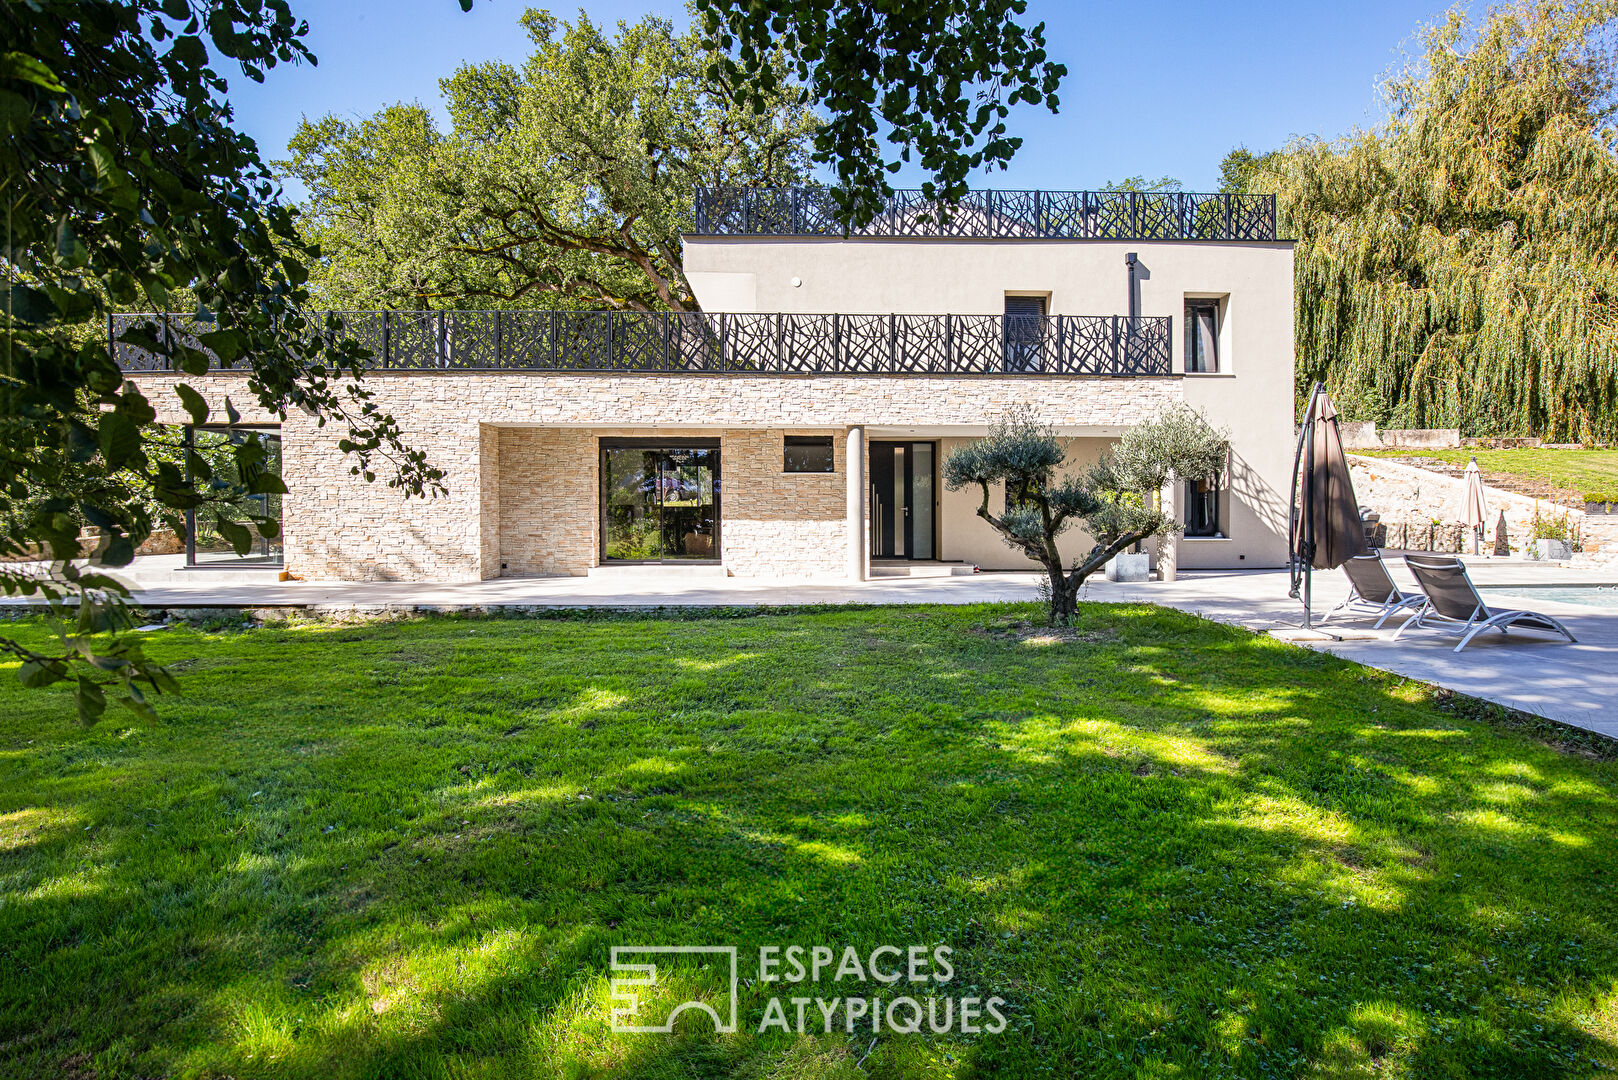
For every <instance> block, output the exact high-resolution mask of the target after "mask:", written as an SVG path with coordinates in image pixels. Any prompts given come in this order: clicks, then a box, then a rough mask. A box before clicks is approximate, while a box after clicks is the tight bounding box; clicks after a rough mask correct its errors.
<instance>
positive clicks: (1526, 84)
mask: <svg viewBox="0 0 1618 1080" xmlns="http://www.w3.org/2000/svg"><path fill="white" fill-rule="evenodd" d="M1615 16H1618V0H1583V2H1579V0H1538V2H1532V3H1519V4H1512V5H1509V6H1501V7H1495V8H1492V9H1490V10H1489V11H1488V12H1487V13H1486V14H1485V15H1484V16H1483V17H1482V18H1481V20H1479V21H1476V22H1474V21H1471V20H1469V19H1468V17H1467V16H1466V15H1465V13H1464V12H1462V11H1460V10H1459V9H1457V10H1455V11H1452V12H1451V13H1450V14H1449V15H1448V16H1447V17H1446V18H1445V19H1443V20H1442V21H1440V22H1438V23H1436V24H1434V25H1433V26H1431V27H1430V28H1428V29H1427V30H1426V31H1425V33H1424V34H1423V35H1422V37H1421V41H1422V44H1423V46H1424V48H1423V50H1422V55H1421V56H1420V58H1419V59H1417V60H1415V61H1414V62H1413V63H1411V64H1409V65H1407V66H1405V67H1404V68H1403V69H1402V70H1400V71H1399V72H1398V73H1396V74H1394V75H1392V76H1391V77H1390V78H1389V79H1388V80H1387V82H1386V83H1385V86H1384V89H1385V91H1386V93H1387V96H1388V104H1389V109H1388V118H1387V120H1386V121H1385V122H1384V123H1383V124H1382V125H1381V126H1380V127H1378V128H1376V129H1374V130H1371V131H1366V132H1361V133H1358V134H1356V135H1354V136H1352V137H1350V138H1348V139H1345V140H1343V141H1342V142H1340V143H1337V144H1334V145H1328V144H1325V143H1323V142H1321V141H1320V140H1318V139H1315V140H1296V141H1294V142H1293V143H1292V144H1291V145H1289V146H1288V147H1287V148H1286V149H1284V150H1281V151H1278V152H1276V153H1273V154H1269V155H1266V156H1264V157H1262V158H1258V159H1252V158H1251V157H1247V158H1246V160H1247V161H1249V162H1251V165H1249V166H1248V167H1247V168H1246V169H1245V170H1244V175H1242V176H1241V178H1240V180H1239V182H1238V184H1239V186H1245V187H1247V188H1248V189H1250V190H1255V191H1274V192H1276V193H1277V194H1278V196H1279V199H1278V202H1279V207H1280V212H1281V216H1282V225H1283V227H1284V228H1285V229H1286V230H1287V231H1286V235H1289V236H1292V237H1294V238H1295V239H1296V240H1297V249H1296V256H1297V264H1296V273H1297V288H1296V293H1295V295H1296V304H1297V312H1296V314H1297V322H1296V327H1297V329H1296V334H1297V341H1296V344H1297V355H1298V376H1299V380H1298V381H1299V385H1300V386H1301V387H1303V388H1305V389H1307V387H1308V386H1309V385H1310V384H1311V383H1313V382H1314V381H1315V380H1317V379H1320V380H1323V381H1324V382H1325V383H1326V385H1327V386H1328V387H1329V388H1330V389H1331V390H1332V391H1333V393H1334V395H1335V396H1336V397H1338V398H1339V399H1340V400H1341V402H1342V404H1343V405H1344V407H1345V411H1346V412H1347V413H1348V414H1349V415H1351V416H1357V417H1358V418H1361V419H1373V420H1378V421H1380V422H1381V423H1383V424H1384V425H1385V426H1417V427H1459V428H1461V429H1462V430H1463V431H1464V432H1465V433H1467V434H1475V435H1535V436H1540V437H1544V438H1548V439H1551V440H1553V441H1583V442H1588V441H1597V440H1599V441H1613V440H1615V439H1618V408H1615V405H1618V401H1615V397H1618V264H1615V252H1618V159H1615V154H1614V150H1615V143H1618V138H1615V130H1614V115H1615V100H1618V99H1615V94H1614V67H1613V59H1614V52H1613V40H1614V38H1613V30H1614V26H1615ZM1235 156H1236V155H1233V157H1235ZM1229 174H1230V170H1229V168H1227V176H1228V175H1229Z"/></svg>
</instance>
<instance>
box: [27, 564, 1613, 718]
mask: <svg viewBox="0 0 1618 1080" xmlns="http://www.w3.org/2000/svg"><path fill="white" fill-rule="evenodd" d="M139 562H140V563H142V564H145V565H143V566H141V567H139V568H137V570H136V572H134V573H133V574H127V575H125V576H126V577H127V578H128V581H129V584H130V585H131V586H132V588H133V598H134V600H135V601H136V602H137V603H139V604H141V605H142V606H145V607H148V608H169V609H176V608H266V607H267V608H277V607H283V608H296V609H302V610H307V611H309V612H311V613H315V614H321V613H338V612H352V611H385V610H421V611H457V610H462V611H464V610H489V609H502V608H507V609H518V610H520V609H569V608H617V609H656V608H666V607H757V606H790V605H805V604H969V603H994V602H1006V601H1032V600H1035V599H1037V597H1038V576H1037V575H1035V574H1032V573H981V574H975V575H970V576H936V577H880V578H875V579H873V580H870V581H866V582H861V583H858V584H851V583H848V582H840V581H826V582H814V581H809V582H805V581H801V580H800V581H786V580H770V579H746V578H727V577H719V576H717V575H711V574H710V575H699V574H692V573H691V572H690V570H689V569H687V568H671V569H666V570H665V569H663V568H654V569H648V570H645V571H641V572H638V573H633V574H628V573H624V574H611V575H600V576H590V577H550V578H500V579H494V580H490V581H479V582H466V583H431V582H426V583H423V582H303V581H287V582H280V581H276V580H274V577H273V575H271V574H266V573H264V572H262V571H261V572H257V573H256V574H255V573H253V572H239V571H238V572H226V571H174V570H172V569H171V566H172V561H171V560H163V561H161V562H159V561H158V560H156V559H152V560H146V559H143V560H139ZM1388 565H1389V568H1390V570H1391V571H1392V572H1393V575H1394V577H1395V579H1396V580H1398V581H1399V582H1400V584H1401V585H1402V586H1405V587H1407V588H1412V589H1413V588H1414V581H1413V580H1412V579H1411V578H1410V576H1409V574H1408V572H1407V571H1406V570H1405V568H1404V565H1403V563H1402V562H1401V561H1400V560H1399V559H1397V558H1396V557H1395V558H1389V560H1388ZM1467 565H1468V568H1469V569H1470V570H1471V572H1472V577H1473V580H1474V581H1475V582H1476V583H1477V584H1478V585H1479V586H1480V587H1481V588H1484V589H1485V590H1487V591H1486V599H1487V600H1488V601H1489V603H1490V604H1491V605H1492V606H1506V607H1525V608H1530V609H1532V610H1536V611H1543V612H1545V613H1546V614H1549V615H1554V616H1555V617H1557V618H1558V619H1560V620H1562V621H1563V622H1564V623H1566V624H1567V625H1568V627H1569V629H1571V630H1572V631H1573V633H1574V634H1575V635H1576V636H1577V637H1578V639H1579V641H1578V643H1577V644H1574V645H1569V644H1567V643H1565V642H1560V641H1559V640H1551V639H1549V638H1543V637H1540V636H1538V635H1533V634H1529V633H1520V634H1512V635H1511V636H1510V637H1504V636H1502V635H1500V634H1494V633H1490V634H1485V635H1480V636H1479V637H1478V638H1476V639H1474V640H1473V642H1472V644H1471V645H1469V646H1468V647H1467V649H1466V650H1465V651H1464V652H1461V653H1455V652H1453V651H1452V650H1453V648H1454V645H1455V642H1456V640H1457V638H1456V637H1454V636H1452V635H1449V634H1439V633H1435V632H1431V631H1412V632H1411V633H1410V634H1407V635H1406V636H1405V637H1404V638H1402V639H1400V640H1399V641H1397V642H1393V641H1391V640H1390V639H1391V638H1392V636H1393V626H1392V625H1390V626H1389V627H1388V628H1385V629H1384V630H1381V631H1372V630H1370V629H1369V623H1360V622H1353V621H1346V622H1341V623H1334V624H1330V625H1329V626H1328V629H1329V630H1331V631H1334V632H1336V633H1339V634H1341V635H1343V638H1344V639H1343V640H1324V641H1318V642H1303V643H1300V644H1303V645H1305V646H1306V647H1309V648H1318V649H1323V650H1325V651H1328V652H1331V653H1334V654H1335V655H1338V656H1341V657H1344V658H1346V659H1349V660H1353V661H1356V662H1358V663H1362V664H1366V665H1368V666H1371V667H1376V668H1381V669H1383V670H1386V671H1391V672H1395V673H1397V674H1400V675H1404V676H1406V677H1408V678H1412V679H1418V680H1421V681H1423V682H1430V683H1434V684H1436V685H1439V686H1444V687H1448V688H1449V689H1452V690H1455V691H1458V692H1460V693H1464V694H1469V695H1472V696H1475V697H1479V698H1483V699H1485V700H1489V701H1495V702H1499V703H1500V704H1503V705H1508V706H1510V707H1512V708H1516V709H1521V710H1524V711H1526V712H1532V713H1536V714H1538V715H1541V716H1545V717H1548V718H1550V719H1553V720H1557V721H1560V722H1562V723H1566V724H1571V725H1574V726H1577V727H1581V728H1585V729H1588V730H1591V731H1596V732H1600V733H1602V734H1604V735H1608V736H1611V737H1614V738H1618V678H1615V677H1614V676H1615V673H1618V606H1615V607H1611V608H1606V609H1603V608H1599V607H1593V606H1588V605H1583V604H1571V603H1561V602H1553V601H1549V600H1542V599H1539V598H1537V597H1533V596H1532V595H1531V594H1530V595H1529V596H1523V597H1513V596H1512V594H1511V592H1510V589H1509V587H1510V586H1518V587H1529V588H1532V587H1535V586H1541V587H1543V586H1568V585H1577V584H1593V583H1610V582H1612V581H1613V580H1614V578H1615V575H1614V573H1613V571H1611V570H1608V571H1604V572H1600V571H1584V572H1580V571H1573V570H1567V569H1564V568H1562V567H1558V566H1546V565H1541V564H1535V563H1524V562H1520V561H1517V560H1489V559H1484V558H1476V559H1468V560H1467ZM682 571H683V572H682ZM254 577H258V578H260V580H251V579H252V578H254ZM176 579H178V580H176ZM244 579H246V580H244ZM1315 583H1316V588H1315V595H1316V597H1317V603H1316V611H1317V613H1323V612H1324V611H1326V610H1327V608H1329V607H1330V606H1331V605H1332V604H1334V603H1336V602H1337V601H1338V600H1339V599H1341V598H1342V597H1343V596H1344V595H1345V594H1346V592H1347V580H1346V578H1344V576H1343V575H1342V574H1341V573H1340V572H1335V571H1334V572H1330V573H1318V574H1316V575H1315ZM1286 594H1287V574H1286V572H1285V571H1284V570H1247V571H1195V572H1182V574H1181V576H1180V579H1179V580H1178V581H1174V582H1168V583H1162V582H1146V583H1141V584H1123V583H1117V582H1109V581H1102V580H1096V581H1093V582H1092V583H1091V584H1090V585H1089V586H1088V589H1087V594H1086V597H1085V599H1088V600H1095V601H1116V602H1140V603H1155V604H1163V605H1165V606H1168V607H1174V608H1178V609H1180V610H1183V611H1188V612H1192V613H1195V614H1198V615H1201V616H1203V617H1204V618H1208V619H1213V620H1216V621H1219V622H1225V623H1230V624H1233V625H1239V626H1244V627H1247V628H1249V629H1253V630H1260V631H1266V630H1272V629H1278V628H1286V627H1297V626H1298V625H1299V622H1300V620H1301V618H1302V609H1301V607H1300V606H1299V605H1298V603H1297V602H1296V601H1294V600H1291V599H1290V598H1288V597H1287V595H1286ZM25 604H26V602H25V601H21V600H15V599H4V600H0V610H3V609H5V608H10V609H13V610H15V609H17V608H20V607H23V606H25Z"/></svg>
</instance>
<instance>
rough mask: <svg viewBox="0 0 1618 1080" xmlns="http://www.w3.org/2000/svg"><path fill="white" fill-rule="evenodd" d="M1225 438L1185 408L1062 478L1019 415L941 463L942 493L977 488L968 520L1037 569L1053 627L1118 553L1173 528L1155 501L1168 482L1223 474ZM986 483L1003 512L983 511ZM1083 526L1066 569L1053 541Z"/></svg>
mask: <svg viewBox="0 0 1618 1080" xmlns="http://www.w3.org/2000/svg"><path fill="white" fill-rule="evenodd" d="M1229 455H1230V443H1229V440H1228V438H1227V436H1226V433H1224V432H1221V431H1216V430H1214V429H1213V428H1212V427H1210V426H1209V424H1208V422H1207V421H1206V420H1204V419H1203V417H1202V414H1200V413H1198V412H1197V411H1196V410H1195V409H1192V408H1191V407H1190V406H1189V405H1183V404H1176V405H1173V406H1171V407H1169V408H1167V409H1165V410H1164V411H1163V412H1162V413H1160V414H1159V415H1158V416H1156V417H1154V418H1153V419H1151V420H1148V421H1146V422H1145V423H1143V424H1137V425H1135V426H1134V427H1131V428H1129V429H1128V430H1127V431H1125V432H1124V435H1123V437H1122V438H1120V439H1119V440H1118V443H1117V445H1115V446H1114V447H1113V448H1112V449H1111V450H1109V451H1108V452H1107V453H1106V454H1104V455H1103V456H1102V457H1101V459H1100V460H1099V461H1097V462H1095V463H1094V464H1092V465H1090V466H1089V467H1087V468H1083V469H1078V470H1074V471H1069V472H1067V473H1066V474H1065V475H1064V474H1061V470H1062V467H1063V465H1064V464H1065V463H1066V460H1067V450H1066V449H1065V447H1064V446H1063V442H1062V440H1061V439H1060V438H1058V437H1057V435H1056V433H1055V432H1054V431H1053V430H1052V429H1050V428H1048V427H1046V426H1044V425H1042V424H1039V423H1037V422H1036V421H1034V420H1032V419H1031V418H1029V417H1027V416H1025V415H1020V414H1016V415H1012V416H1008V417H1007V418H1005V419H1003V420H1002V421H1001V422H1000V423H998V424H996V425H995V427H994V430H993V431H991V432H990V433H989V435H988V436H987V437H985V438H982V439H978V440H976V441H974V442H970V443H967V444H965V445H963V446H960V447H958V448H956V449H955V450H954V451H953V452H951V454H950V455H949V457H948V458H946V459H945V461H944V469H943V476H944V483H945V484H947V485H948V486H949V489H950V490H951V491H958V490H960V489H961V488H966V487H972V486H976V487H977V488H978V489H979V490H980V491H981V492H982V496H983V498H982V501H981V502H980V503H979V504H978V509H977V514H978V517H980V518H982V519H983V520H984V521H987V522H988V523H989V524H990V525H992V526H993V527H994V528H995V530H996V531H997V532H999V533H1000V535H1001V538H1002V539H1004V540H1005V542H1006V544H1007V545H1008V546H1010V547H1012V548H1015V549H1017V550H1019V551H1022V552H1023V553H1024V554H1026V555H1027V556H1028V557H1029V558H1030V559H1033V560H1035V561H1036V562H1038V563H1039V564H1040V565H1041V566H1043V567H1044V568H1045V572H1046V574H1047V575H1048V576H1049V579H1050V589H1049V616H1050V623H1051V625H1052V626H1062V625H1067V624H1068V623H1070V622H1071V621H1072V619H1073V615H1074V613H1075V612H1076V611H1077V609H1078V600H1079V589H1080V588H1081V587H1082V586H1083V585H1084V582H1085V579H1087V578H1088V577H1090V575H1091V574H1094V573H1095V572H1096V571H1097V570H1099V569H1101V568H1102V567H1103V566H1104V565H1106V563H1107V560H1109V559H1111V558H1112V557H1113V556H1114V555H1117V554H1118V553H1119V552H1120V551H1123V550H1124V549H1125V548H1127V547H1129V546H1131V545H1133V544H1138V543H1140V542H1141V541H1142V540H1145V539H1147V538H1149V537H1153V536H1164V535H1167V534H1168V533H1169V532H1170V531H1171V530H1172V529H1174V528H1175V521H1174V517H1173V515H1172V514H1169V513H1167V512H1165V510H1164V508H1163V506H1162V503H1161V501H1160V498H1159V494H1160V492H1161V491H1162V489H1163V485H1164V484H1166V483H1168V481H1169V479H1170V478H1171V477H1173V478H1177V479H1180V480H1205V479H1208V478H1210V477H1212V476H1214V475H1216V474H1218V473H1219V472H1221V471H1223V469H1224V468H1225V463H1226V461H1227V460H1228V458H1229ZM993 485H1001V486H1002V488H1003V490H1004V491H1005V495H1006V498H1005V509H1004V510H1003V512H1001V513H999V514H996V513H994V512H993V511H992V510H990V493H991V490H992V486H993ZM1080 523H1083V525H1084V527H1085V529H1086V531H1087V532H1088V533H1089V535H1090V540H1091V547H1090V550H1089V551H1088V552H1086V553H1085V555H1084V556H1083V557H1082V558H1079V559H1075V560H1074V561H1073V564H1072V566H1071V567H1069V566H1068V565H1067V563H1066V562H1065V561H1064V560H1063V558H1062V553H1061V550H1060V548H1059V547H1058V546H1057V540H1058V538H1059V537H1060V536H1061V535H1062V533H1064V532H1066V531H1067V530H1068V529H1069V528H1071V527H1073V526H1074V525H1077V524H1080Z"/></svg>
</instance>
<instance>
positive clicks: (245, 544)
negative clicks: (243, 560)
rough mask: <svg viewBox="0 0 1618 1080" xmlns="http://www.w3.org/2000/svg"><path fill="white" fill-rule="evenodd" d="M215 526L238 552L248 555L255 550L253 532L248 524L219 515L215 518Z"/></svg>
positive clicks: (232, 548)
mask: <svg viewBox="0 0 1618 1080" xmlns="http://www.w3.org/2000/svg"><path fill="white" fill-rule="evenodd" d="M214 527H215V528H217V529H218V530H219V535H220V536H223V537H224V538H225V540H226V541H227V542H228V543H229V544H230V547H231V550H232V551H234V552H235V553H236V554H238V555H246V554H247V553H248V552H249V551H252V550H253V533H252V530H250V529H248V528H247V526H245V525H243V524H241V523H239V522H235V521H230V520H228V519H226V518H224V517H219V518H216V519H214Z"/></svg>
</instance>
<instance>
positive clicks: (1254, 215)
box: [696, 187, 1276, 243]
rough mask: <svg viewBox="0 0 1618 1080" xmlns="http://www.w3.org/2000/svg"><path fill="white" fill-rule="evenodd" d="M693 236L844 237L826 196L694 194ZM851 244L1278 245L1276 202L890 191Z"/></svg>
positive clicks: (799, 192)
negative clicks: (949, 201) (894, 240)
mask: <svg viewBox="0 0 1618 1080" xmlns="http://www.w3.org/2000/svg"><path fill="white" fill-rule="evenodd" d="M696 235H702V236H826V237H841V236H844V235H845V233H844V230H843V228H842V226H841V225H839V224H838V223H837V217H836V203H835V202H834V201H833V197H832V189H830V188H827V187H792V188H699V189H698V190H697V192H696ZM847 235H849V236H855V237H909V238H917V239H926V238H936V239H942V238H948V239H964V240H1194V241H1210V242H1216V243H1218V242H1223V243H1230V242H1243V241H1273V240H1275V239H1276V216H1275V196H1274V195H1227V194H1222V193H1202V192H1190V191H973V192H970V193H968V195H967V196H966V198H965V199H963V200H962V201H961V202H960V204H959V205H957V206H954V207H950V206H946V205H944V204H942V203H939V202H937V201H935V200H931V199H928V198H927V197H926V196H925V195H923V194H922V192H920V191H917V190H913V189H912V190H902V191H895V192H894V193H893V195H892V197H891V198H889V199H888V200H887V201H886V204H885V206H884V207H883V209H882V211H881V212H880V213H878V214H877V216H876V217H875V218H873V219H872V220H871V222H870V223H869V224H867V225H863V226H861V227H859V228H857V229H854V230H852V231H851V232H849V233H848V234H847Z"/></svg>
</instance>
